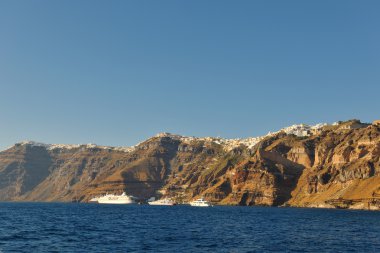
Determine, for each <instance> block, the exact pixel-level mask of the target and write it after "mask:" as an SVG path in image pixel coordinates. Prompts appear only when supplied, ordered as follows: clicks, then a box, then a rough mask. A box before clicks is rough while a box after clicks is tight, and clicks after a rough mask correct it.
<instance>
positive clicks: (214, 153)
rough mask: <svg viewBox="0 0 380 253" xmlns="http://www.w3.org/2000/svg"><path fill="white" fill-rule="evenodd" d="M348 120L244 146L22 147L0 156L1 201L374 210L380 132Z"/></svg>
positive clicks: (186, 142) (162, 138)
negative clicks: (107, 197) (165, 201)
mask: <svg viewBox="0 0 380 253" xmlns="http://www.w3.org/2000/svg"><path fill="white" fill-rule="evenodd" d="M355 122H356V121H355ZM350 124H351V123H350V122H343V123H341V124H340V125H335V126H326V125H320V126H319V127H318V128H310V127H308V126H304V125H301V127H291V128H287V129H285V130H284V131H279V132H277V133H273V134H270V135H268V136H265V137H259V138H249V139H246V140H224V139H220V138H191V137H182V136H178V135H171V134H160V135H158V136H155V137H153V138H150V139H148V140H147V141H145V142H142V143H140V144H138V145H137V146H135V147H133V148H113V147H101V146H96V145H72V146H65V145H43V144H38V143H19V144H16V145H14V146H13V147H11V148H9V149H7V150H5V151H3V152H0V200H17V201H88V200H89V199H90V198H91V197H93V196H97V195H101V194H104V193H106V192H108V193H111V192H114V193H120V192H122V191H126V192H127V193H128V194H131V195H134V196H136V197H139V198H141V199H146V198H149V197H151V196H156V197H160V196H166V197H172V198H175V199H177V201H180V202H181V201H189V200H191V199H193V198H195V197H198V196H204V197H205V198H206V199H208V200H210V201H213V202H215V203H220V204H232V205H270V206H278V205H283V204H285V205H291V206H307V207H318V206H319V207H333V206H334V205H332V204H331V203H332V202H331V201H330V200H355V201H353V202H350V203H351V204H350V205H349V207H352V208H364V205H366V206H368V205H370V204H371V205H373V206H376V205H375V204H376V201H372V202H371V203H369V202H368V201H366V200H365V199H370V198H375V197H376V196H378V195H380V177H379V173H380V161H379V159H380V128H379V126H376V125H365V124H362V125H359V124H357V122H356V123H355V126H358V125H359V126H360V127H355V128H352V129H351V127H350V126H351V125H350ZM363 199H364V200H363ZM329 201H330V202H329Z"/></svg>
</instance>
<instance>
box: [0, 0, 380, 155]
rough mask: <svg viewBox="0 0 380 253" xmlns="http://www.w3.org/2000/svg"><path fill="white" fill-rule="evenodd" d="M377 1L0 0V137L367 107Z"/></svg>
mask: <svg viewBox="0 0 380 253" xmlns="http://www.w3.org/2000/svg"><path fill="white" fill-rule="evenodd" d="M379 12H380V1H377V0H373V1H371V0H366V1H350V0H335V1H330V0H318V1H303V0H300V1H295V0H294V1H293V0H289V1H283V0H278V1H274V0H268V1H267V0H265V1H251V0H249V1H243V0H241V1H232V0H230V1H222V0H207V1H204V0H193V1H184V0H183V1H181V0H175V1H167V0H162V1H156V0H151V1H146V0H136V1H121V0H120V1H118V0H114V1H108V0H107V1H106V0H104V1H96V0H87V1H86V0H80V1H50V0H45V1H41V0H33V1H29V0H24V1H22V0H18V1H14V0H2V1H0V148H2V149H4V148H5V147H8V146H10V145H13V144H14V143H16V142H19V141H23V140H33V141H38V142H45V143H65V144H66V143H67V144H70V143H72V144H74V143H96V144H98V145H110V146H130V145H135V144H136V143H138V142H140V141H142V140H144V139H146V138H149V137H151V136H153V135H155V134H157V133H160V132H171V133H176V134H182V135H187V136H200V137H201V136H221V137H226V138H240V137H242V138H245V137H249V136H260V135H264V134H266V133H268V132H269V131H276V130H278V129H280V128H283V127H286V126H289V125H292V124H299V123H306V124H316V123H319V122H327V123H332V122H335V121H338V120H347V119H352V118H357V119H361V120H362V121H364V122H371V121H372V120H375V119H380V115H379V108H380V98H379V94H380V32H379V27H380V15H379Z"/></svg>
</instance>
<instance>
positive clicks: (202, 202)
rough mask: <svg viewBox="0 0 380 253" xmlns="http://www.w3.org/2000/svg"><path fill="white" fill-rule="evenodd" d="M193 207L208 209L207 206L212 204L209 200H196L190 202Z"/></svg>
mask: <svg viewBox="0 0 380 253" xmlns="http://www.w3.org/2000/svg"><path fill="white" fill-rule="evenodd" d="M190 205H191V206H202V207H207V206H212V205H211V203H210V202H208V201H207V200H204V198H200V199H196V200H193V201H191V202H190Z"/></svg>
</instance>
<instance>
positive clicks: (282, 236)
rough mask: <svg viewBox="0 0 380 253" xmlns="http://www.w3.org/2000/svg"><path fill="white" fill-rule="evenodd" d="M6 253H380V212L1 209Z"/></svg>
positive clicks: (67, 206)
mask: <svg viewBox="0 0 380 253" xmlns="http://www.w3.org/2000/svg"><path fill="white" fill-rule="evenodd" d="M0 252H1V253H5V252H176V253H181V252H380V212H378V211H359V210H335V209H305V208H275V207H236V206H214V207H206V208H202V207H191V206H181V205H179V206H149V205H99V204H81V203H0Z"/></svg>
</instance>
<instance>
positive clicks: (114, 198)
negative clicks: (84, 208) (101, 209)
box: [98, 192, 136, 204]
mask: <svg viewBox="0 0 380 253" xmlns="http://www.w3.org/2000/svg"><path fill="white" fill-rule="evenodd" d="M98 203H99V204H134V203H136V202H135V200H134V197H133V196H128V195H127V194H126V193H125V192H123V194H121V195H114V194H106V195H104V196H102V197H99V198H98Z"/></svg>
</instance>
